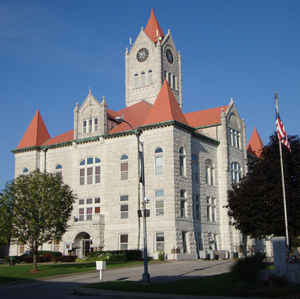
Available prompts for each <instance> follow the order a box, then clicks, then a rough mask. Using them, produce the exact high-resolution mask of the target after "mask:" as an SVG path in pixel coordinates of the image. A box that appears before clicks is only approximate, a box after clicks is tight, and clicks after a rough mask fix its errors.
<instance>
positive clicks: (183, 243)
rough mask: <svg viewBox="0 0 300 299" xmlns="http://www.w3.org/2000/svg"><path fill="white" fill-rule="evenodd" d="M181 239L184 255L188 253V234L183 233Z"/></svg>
mask: <svg viewBox="0 0 300 299" xmlns="http://www.w3.org/2000/svg"><path fill="white" fill-rule="evenodd" d="M181 237H182V251H183V253H186V251H187V250H186V249H187V246H186V232H181Z"/></svg>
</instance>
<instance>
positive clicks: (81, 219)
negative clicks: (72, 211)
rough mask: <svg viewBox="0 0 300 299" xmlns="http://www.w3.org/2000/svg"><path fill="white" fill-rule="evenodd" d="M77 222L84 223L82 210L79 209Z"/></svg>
mask: <svg viewBox="0 0 300 299" xmlns="http://www.w3.org/2000/svg"><path fill="white" fill-rule="evenodd" d="M78 220H79V221H84V208H80V209H79V219H78Z"/></svg>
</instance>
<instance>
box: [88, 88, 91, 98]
mask: <svg viewBox="0 0 300 299" xmlns="http://www.w3.org/2000/svg"><path fill="white" fill-rule="evenodd" d="M88 95H89V96H91V95H92V89H91V88H89V94H88Z"/></svg>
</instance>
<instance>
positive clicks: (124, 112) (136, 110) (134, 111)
mask: <svg viewBox="0 0 300 299" xmlns="http://www.w3.org/2000/svg"><path fill="white" fill-rule="evenodd" d="M150 109H151V104H149V103H147V102H144V101H141V102H138V103H136V104H134V105H131V106H129V107H126V108H124V109H121V110H119V111H117V112H116V111H113V110H109V113H110V115H111V116H114V118H115V117H117V116H120V117H122V118H123V119H124V120H126V121H128V122H129V123H130V124H131V125H132V127H133V128H134V129H135V128H137V127H139V126H141V125H142V124H143V122H144V120H145V117H146V116H147V115H148V113H149V111H150ZM131 129H132V128H131V127H130V126H129V125H128V124H127V123H125V122H122V123H120V124H118V125H117V126H115V127H114V128H113V129H111V130H110V132H109V134H113V133H119V132H123V131H128V130H131Z"/></svg>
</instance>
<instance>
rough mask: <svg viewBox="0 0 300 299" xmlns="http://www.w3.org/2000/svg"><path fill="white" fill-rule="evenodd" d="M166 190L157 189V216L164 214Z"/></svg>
mask: <svg viewBox="0 0 300 299" xmlns="http://www.w3.org/2000/svg"><path fill="white" fill-rule="evenodd" d="M164 205H165V204H164V190H163V189H159V190H155V214H156V216H163V215H164Z"/></svg>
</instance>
